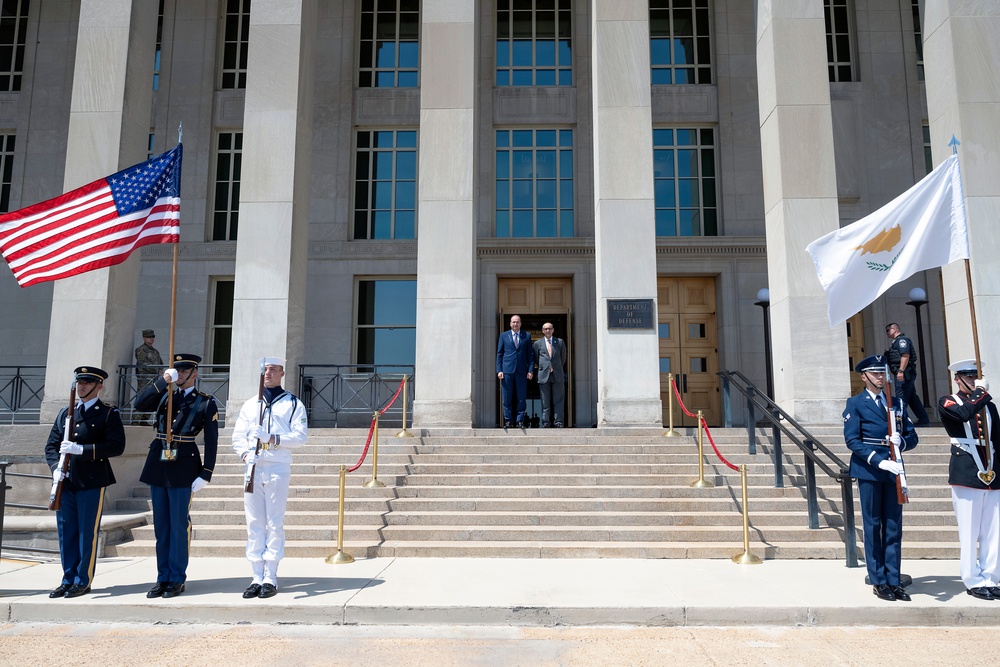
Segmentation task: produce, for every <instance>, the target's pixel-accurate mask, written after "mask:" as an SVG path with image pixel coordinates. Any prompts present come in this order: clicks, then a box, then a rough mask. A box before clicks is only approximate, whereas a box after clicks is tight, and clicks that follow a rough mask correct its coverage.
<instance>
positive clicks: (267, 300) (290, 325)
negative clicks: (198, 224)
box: [229, 0, 316, 413]
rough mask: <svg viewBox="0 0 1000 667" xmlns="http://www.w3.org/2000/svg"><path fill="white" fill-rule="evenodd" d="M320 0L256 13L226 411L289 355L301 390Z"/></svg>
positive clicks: (292, 383) (290, 379)
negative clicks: (265, 365)
mask: <svg viewBox="0 0 1000 667" xmlns="http://www.w3.org/2000/svg"><path fill="white" fill-rule="evenodd" d="M315 45H316V0H254V3H253V7H252V9H251V11H250V47H249V54H248V62H247V88H246V107H245V111H244V115H243V171H242V174H241V179H240V228H239V234H238V238H237V241H236V284H235V286H234V299H233V347H232V357H231V359H230V364H231V367H230V368H231V370H230V380H229V382H230V385H229V397H230V400H229V403H230V405H229V409H230V412H231V413H233V411H234V410H239V406H240V405H241V404H242V402H243V401H245V400H246V399H247V398H249V397H251V396H254V395H256V393H257V385H258V380H259V377H260V369H259V367H258V366H257V361H258V360H259V359H260V358H261V357H264V356H278V357H284V358H285V359H286V360H287V361H286V365H285V380H284V383H283V384H284V386H285V387H286V388H288V389H290V390H291V391H293V392H296V391H298V370H297V369H298V364H299V363H301V361H302V351H303V348H304V346H305V304H306V274H307V268H308V256H307V255H308V232H309V183H310V175H309V172H310V166H311V165H310V158H311V151H312V109H313V80H314V67H315V60H316V56H315Z"/></svg>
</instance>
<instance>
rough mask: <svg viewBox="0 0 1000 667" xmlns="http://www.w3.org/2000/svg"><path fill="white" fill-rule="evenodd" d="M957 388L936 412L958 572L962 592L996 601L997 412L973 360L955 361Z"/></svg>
mask: <svg viewBox="0 0 1000 667" xmlns="http://www.w3.org/2000/svg"><path fill="white" fill-rule="evenodd" d="M948 370H950V371H951V372H953V373H954V374H955V384H956V385H957V387H958V391H957V392H956V393H954V394H950V395H948V396H942V397H941V399H940V400H939V401H938V415H939V416H940V417H941V423H942V425H944V428H945V430H946V431H947V432H948V435H949V436H950V438H951V456H950V457H949V458H948V484H950V485H951V503H952V507H954V509H955V519H956V520H957V521H958V540H959V544H960V546H961V556H960V557H959V571H960V573H961V576H962V583H964V584H965V588H966V592H967V593H968V594H969V595H971V596H972V597H976V598H979V599H980V600H996V599H1000V465H998V464H997V454H998V453H1000V413H998V411H997V407H996V404H994V403H993V397H992V396H990V394H989V385H988V384H987V383H986V381H985V380H982V379H980V378H979V370H978V365H977V364H976V360H975V359H964V360H962V361H956V362H955V363H953V364H952V365H951V366H948Z"/></svg>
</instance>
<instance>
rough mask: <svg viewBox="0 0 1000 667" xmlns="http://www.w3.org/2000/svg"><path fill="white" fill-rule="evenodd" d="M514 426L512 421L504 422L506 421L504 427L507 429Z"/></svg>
mask: <svg viewBox="0 0 1000 667" xmlns="http://www.w3.org/2000/svg"><path fill="white" fill-rule="evenodd" d="M513 426H514V425H513V424H511V423H510V422H504V423H503V427H504V428H505V429H507V428H512V427H513Z"/></svg>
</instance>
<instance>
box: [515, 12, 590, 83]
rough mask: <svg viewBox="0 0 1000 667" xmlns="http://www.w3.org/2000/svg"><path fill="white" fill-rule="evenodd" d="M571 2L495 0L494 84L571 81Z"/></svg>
mask: <svg viewBox="0 0 1000 667" xmlns="http://www.w3.org/2000/svg"><path fill="white" fill-rule="evenodd" d="M512 4H513V6H512ZM571 4H572V3H571V0H537V1H536V2H534V3H533V2H531V0H515V1H514V2H513V3H511V2H509V1H508V0H500V1H499V2H497V4H496V10H497V11H496V20H497V23H496V35H497V46H496V85H497V86H571V85H573V53H572V10H571Z"/></svg>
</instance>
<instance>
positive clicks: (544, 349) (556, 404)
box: [534, 322, 566, 428]
mask: <svg viewBox="0 0 1000 667" xmlns="http://www.w3.org/2000/svg"><path fill="white" fill-rule="evenodd" d="M554 331H555V327H553V326H552V324H551V323H550V322H546V323H545V324H543V325H542V338H540V339H539V340H538V341H537V342H536V343H535V345H534V348H535V366H536V367H537V368H538V391H539V393H540V394H541V395H542V428H548V427H549V426H555V427H556V428H562V427H563V416H564V412H563V411H564V410H565V403H566V371H565V368H566V343H565V342H564V341H563V340H562V339H560V338H556V337H555V336H553V335H552V334H553V332H554Z"/></svg>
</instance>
